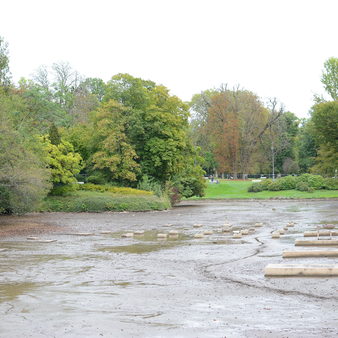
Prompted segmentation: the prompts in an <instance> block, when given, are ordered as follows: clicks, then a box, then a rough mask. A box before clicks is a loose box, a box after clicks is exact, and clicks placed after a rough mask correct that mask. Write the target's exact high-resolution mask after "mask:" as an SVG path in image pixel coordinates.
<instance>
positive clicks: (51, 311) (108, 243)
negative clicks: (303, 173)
mask: <svg viewBox="0 0 338 338" xmlns="http://www.w3.org/2000/svg"><path fill="white" fill-rule="evenodd" d="M337 208H338V202H337V201H207V200H204V201H187V202H184V203H182V204H181V205H180V206H178V207H176V208H174V209H173V210H169V211H160V212H144V213H142V212H140V213H101V214H90V213H83V214H74V213H50V214H31V215H28V216H21V217H8V216H6V217H0V262H1V264H0V312H1V314H2V320H1V322H0V336H1V337H20V338H21V337H36V338H39V337H236V338H237V337H302V338H303V337H336V336H337V335H338V277H327V276H320V277H286V278H285V277H283V278H282V277H279V278H272V277H265V276H264V268H265V267H266V266H267V265H268V264H283V263H285V264H305V265H306V264H310V265H311V264H323V265H325V266H326V265H330V264H334V263H337V257H336V256H335V255H332V256H328V257H291V258H287V259H285V258H283V257H282V254H283V252H284V251H295V250H296V249H297V248H298V247H297V248H295V245H294V244H295V240H296V239H298V238H302V239H304V238H303V233H304V232H305V231H317V229H318V227H321V226H322V225H324V224H327V223H329V224H334V226H335V227H336V230H337V225H338V224H337V223H338V222H337ZM290 223H292V225H293V226H290V225H288V224H290ZM168 224H170V227H168ZM197 225H198V226H197ZM258 225H259V226H258ZM284 228H285V229H286V230H285V231H284V233H282V232H280V236H279V238H272V233H275V232H277V231H280V229H284ZM250 229H251V230H250ZM79 234H82V235H79ZM84 234H86V235H84ZM126 234H129V235H128V236H126ZM131 234H132V235H131ZM159 234H160V236H159ZM234 234H235V235H236V234H240V235H241V237H240V238H236V236H235V238H233V235H234ZM28 237H30V238H35V239H30V240H28V239H27V238H28ZM310 249H311V248H310ZM320 249H321V250H323V248H320ZM337 249H338V248H337V247H335V246H331V247H330V248H325V250H337ZM297 250H298V249H297ZM306 250H308V248H306ZM313 250H318V248H313Z"/></svg>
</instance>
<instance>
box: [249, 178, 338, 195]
mask: <svg viewBox="0 0 338 338" xmlns="http://www.w3.org/2000/svg"><path fill="white" fill-rule="evenodd" d="M293 189H296V190H299V191H308V192H313V191H314V190H320V189H326V190H338V178H324V177H322V176H320V175H311V174H303V175H301V176H286V177H281V178H278V179H276V180H271V179H264V180H262V181H261V182H255V183H253V184H252V185H251V186H250V187H249V188H248V191H249V192H260V191H264V190H269V191H280V190H293Z"/></svg>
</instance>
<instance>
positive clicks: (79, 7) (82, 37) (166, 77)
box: [0, 0, 338, 117]
mask: <svg viewBox="0 0 338 338" xmlns="http://www.w3.org/2000/svg"><path fill="white" fill-rule="evenodd" d="M0 8H1V18H0V35H1V36H3V37H4V38H5V40H6V41H7V42H8V43H9V50H10V67H11V72H12V75H13V78H14V80H15V81H17V80H18V79H19V78H20V77H30V76H31V74H32V73H33V72H34V71H35V70H36V69H37V68H38V67H39V66H40V65H48V66H49V65H51V64H52V63H53V62H58V61H68V62H69V63H70V64H71V66H72V67H73V68H74V69H76V70H78V71H79V72H80V73H81V74H82V75H84V76H86V77H100V78H102V79H103V80H105V81H107V80H109V79H110V78H111V76H113V75H115V74H117V73H121V72H123V73H129V74H131V75H133V76H137V77H142V78H144V79H149V80H153V81H155V82H157V83H160V84H163V85H165V86H166V87H168V88H169V89H170V90H171V93H172V94H174V95H177V96H179V97H180V98H181V99H183V100H185V101H188V100H190V99H191V97H192V95H193V94H196V93H199V92H201V91H202V90H205V89H209V88H214V87H218V86H219V85H220V84H222V83H228V85H229V86H234V85H237V84H239V85H240V86H241V87H243V88H245V89H249V90H251V91H253V92H255V93H256V94H257V95H259V96H260V97H261V98H262V100H263V101H264V100H266V99H267V98H268V97H277V98H278V99H279V100H280V101H281V102H283V103H284V105H285V107H286V109H288V110H290V111H292V112H294V113H295V114H296V115H297V116H299V117H306V116H307V113H308V110H309V108H310V107H311V105H312V103H313V95H314V94H315V93H323V89H322V84H321V82H320V77H321V73H322V69H323V63H324V62H325V60H327V59H328V58H329V57H331V56H334V57H338V38H337V33H338V22H337V17H338V15H337V13H338V1H337V0H316V1H312V0H233V1H229V0H223V1H222V0H208V1H201V0H119V1H118V0H95V1H94V0H91V1H86V0H81V1H80V0H57V1H54V0H29V1H28V0H21V1H20V0H8V1H2V3H1V6H0Z"/></svg>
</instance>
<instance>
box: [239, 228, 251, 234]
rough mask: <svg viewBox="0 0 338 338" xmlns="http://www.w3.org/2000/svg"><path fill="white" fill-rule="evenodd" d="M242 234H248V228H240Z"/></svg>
mask: <svg viewBox="0 0 338 338" xmlns="http://www.w3.org/2000/svg"><path fill="white" fill-rule="evenodd" d="M241 234H242V235H248V234H249V229H243V230H241Z"/></svg>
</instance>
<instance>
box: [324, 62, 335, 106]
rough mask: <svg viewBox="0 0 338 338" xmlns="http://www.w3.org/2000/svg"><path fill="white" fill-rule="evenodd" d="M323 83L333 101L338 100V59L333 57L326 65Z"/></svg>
mask: <svg viewBox="0 0 338 338" xmlns="http://www.w3.org/2000/svg"><path fill="white" fill-rule="evenodd" d="M321 81H322V83H323V85H324V88H325V90H326V91H327V92H328V93H329V94H330V96H331V97H332V100H335V101H337V100H338V58H335V57H331V58H329V59H328V60H327V61H325V63H324V71H323V74H322V78H321Z"/></svg>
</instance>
